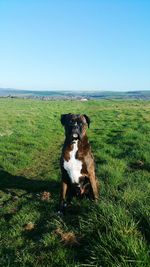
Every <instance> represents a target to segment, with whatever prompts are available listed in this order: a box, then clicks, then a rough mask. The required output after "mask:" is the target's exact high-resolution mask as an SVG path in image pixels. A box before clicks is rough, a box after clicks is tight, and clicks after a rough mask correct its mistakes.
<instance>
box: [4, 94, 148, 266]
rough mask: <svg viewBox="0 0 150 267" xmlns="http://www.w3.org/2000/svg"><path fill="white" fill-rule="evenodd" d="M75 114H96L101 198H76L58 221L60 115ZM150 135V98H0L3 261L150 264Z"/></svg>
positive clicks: (92, 133)
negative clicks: (138, 99) (134, 99)
mask: <svg viewBox="0 0 150 267" xmlns="http://www.w3.org/2000/svg"><path fill="white" fill-rule="evenodd" d="M69 112H72V113H85V114H87V115H89V116H90V118H91V121H92V123H91V127H90V129H89V130H88V137H89V140H90V143H91V146H92V151H93V154H94V156H95V162H96V174H97V177H98V179H99V181H100V195H101V197H100V200H99V202H98V203H97V204H94V203H92V202H90V201H88V200H84V201H82V202H79V201H78V200H76V199H75V200H74V201H73V204H72V207H70V209H69V210H68V212H67V214H66V215H65V216H64V217H63V218H60V217H58V216H57V212H56V211H57V204H58V199H59V188H60V168H59V158H60V153H61V147H62V144H63V140H64V131H63V128H62V126H61V124H60V115H61V114H62V113H69ZM149 140H150V102H149V101H145V102H144V101H107V100H104V101H88V102H80V101H49V102H47V101H39V100H37V101H36V100H25V99H0V216H1V219H0V266H3V267H5V266H7V267H8V266H15V267H18V266H20V267H24V266H26V267H30V266H44V267H46V266H47V267H49V266H50V267H53V266H55V267H56V266H60V267H79V266H87V267H88V266H97V267H100V266H101V267H127V266H136V267H148V266H149V264H150V142H149ZM44 191H47V192H50V193H51V196H50V198H47V199H45V200H42V192H44ZM29 223H31V225H32V226H33V227H32V229H29V228H28V227H27V226H28V225H29ZM69 235H70V236H72V239H71V238H70V239H69V237H68V236H69Z"/></svg>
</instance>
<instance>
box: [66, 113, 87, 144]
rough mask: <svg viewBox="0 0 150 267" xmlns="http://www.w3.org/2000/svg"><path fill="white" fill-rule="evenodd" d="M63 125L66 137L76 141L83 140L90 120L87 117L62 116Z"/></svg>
mask: <svg viewBox="0 0 150 267" xmlns="http://www.w3.org/2000/svg"><path fill="white" fill-rule="evenodd" d="M61 123H62V125H63V126H64V127H65V134H66V137H67V138H69V139H71V140H75V139H80V140H81V139H82V138H83V137H84V135H85V134H86V129H87V126H88V127H89V125H90V119H89V117H88V116H87V115H85V114H84V115H79V114H71V113H69V114H62V115H61Z"/></svg>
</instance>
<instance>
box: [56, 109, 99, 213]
mask: <svg viewBox="0 0 150 267" xmlns="http://www.w3.org/2000/svg"><path fill="white" fill-rule="evenodd" d="M61 123H62V125H63V126H64V128H65V136H66V138H65V142H64V145H63V149H62V156H61V172H62V180H61V193H60V209H59V212H61V213H63V212H64V211H65V208H66V207H67V204H69V203H70V202H71V199H72V197H73V196H77V197H79V198H83V197H88V198H90V199H92V200H98V181H97V178H96V176H95V166H94V158H93V155H92V153H91V147H90V144H89V141H88V138H87V135H86V129H87V127H89V125H90V119H89V117H88V116H86V115H79V114H77V115H76V114H71V113H69V114H63V115H61Z"/></svg>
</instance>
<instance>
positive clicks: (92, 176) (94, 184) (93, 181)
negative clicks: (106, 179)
mask: <svg viewBox="0 0 150 267" xmlns="http://www.w3.org/2000/svg"><path fill="white" fill-rule="evenodd" d="M89 180H90V183H91V187H92V191H93V198H94V200H95V201H97V200H98V199H99V192H98V181H97V179H96V177H95V174H94V173H92V174H90V175H89Z"/></svg>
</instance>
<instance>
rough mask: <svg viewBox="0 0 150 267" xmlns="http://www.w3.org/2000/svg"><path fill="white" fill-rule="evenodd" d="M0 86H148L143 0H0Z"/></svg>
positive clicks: (147, 16)
mask: <svg viewBox="0 0 150 267" xmlns="http://www.w3.org/2000/svg"><path fill="white" fill-rule="evenodd" d="M0 88H16V89H33V90H102V91H110V90H117V91H128V90H149V89H150V1H149V0H147V1H146V0H141V1H139V0H132V1H131V0H120V1H119V0H118V1H117V0H110V1H108V0H105V1H104V0H103V1H102V0H0Z"/></svg>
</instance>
